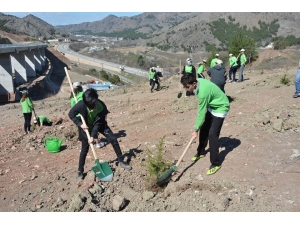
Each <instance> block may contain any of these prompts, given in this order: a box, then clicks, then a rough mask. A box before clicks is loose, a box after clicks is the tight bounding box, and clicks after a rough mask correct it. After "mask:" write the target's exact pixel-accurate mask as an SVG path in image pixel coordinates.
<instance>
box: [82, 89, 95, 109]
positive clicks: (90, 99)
mask: <svg viewBox="0 0 300 225" xmlns="http://www.w3.org/2000/svg"><path fill="white" fill-rule="evenodd" d="M82 100H83V102H84V104H85V105H86V106H87V107H88V108H89V109H93V108H94V107H95V105H96V104H97V101H98V93H97V91H96V90H95V89H94V88H89V89H87V90H86V91H85V92H84V94H83V96H82Z"/></svg>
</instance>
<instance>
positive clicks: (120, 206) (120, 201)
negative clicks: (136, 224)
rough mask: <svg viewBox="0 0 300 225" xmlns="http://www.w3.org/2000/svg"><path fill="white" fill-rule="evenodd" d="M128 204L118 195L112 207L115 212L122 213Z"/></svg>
mask: <svg viewBox="0 0 300 225" xmlns="http://www.w3.org/2000/svg"><path fill="white" fill-rule="evenodd" d="M125 204H126V199H125V198H124V197H122V196H120V195H116V196H114V198H113V201H112V206H113V209H114V210H115V211H120V210H122V209H123V208H124V206H125Z"/></svg>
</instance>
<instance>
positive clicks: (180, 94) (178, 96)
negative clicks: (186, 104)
mask: <svg viewBox="0 0 300 225" xmlns="http://www.w3.org/2000/svg"><path fill="white" fill-rule="evenodd" d="M179 63H180V66H179V85H180V92H179V93H178V94H177V98H181V96H182V91H181V83H180V73H181V60H179Z"/></svg>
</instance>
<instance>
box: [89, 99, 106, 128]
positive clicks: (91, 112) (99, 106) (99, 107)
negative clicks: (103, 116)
mask: <svg viewBox="0 0 300 225" xmlns="http://www.w3.org/2000/svg"><path fill="white" fill-rule="evenodd" d="M102 110H103V105H102V104H101V103H100V102H97V108H96V109H95V110H94V109H92V110H89V109H88V121H87V126H88V127H89V131H90V132H92V130H93V124H94V122H95V119H96V116H97V114H98V113H100V112H102Z"/></svg>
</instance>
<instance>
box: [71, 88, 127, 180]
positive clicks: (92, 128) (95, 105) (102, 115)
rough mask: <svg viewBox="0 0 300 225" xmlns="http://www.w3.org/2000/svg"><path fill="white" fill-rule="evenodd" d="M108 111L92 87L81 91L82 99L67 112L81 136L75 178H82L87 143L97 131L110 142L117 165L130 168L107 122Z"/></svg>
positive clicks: (93, 138)
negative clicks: (79, 115) (88, 133)
mask: <svg viewBox="0 0 300 225" xmlns="http://www.w3.org/2000/svg"><path fill="white" fill-rule="evenodd" d="M79 113H80V114H81V115H82V116H83V118H84V121H85V122H86V125H87V126H84V124H83V123H82V121H81V119H80V117H78V116H77V115H78V114H79ZM108 113H109V111H108V110H107V107H106V105H105V104H104V102H102V101H101V100H99V99H98V93H97V91H96V90H95V89H93V88H90V89H87V90H86V91H85V92H84V93H83V98H82V101H79V102H78V103H77V104H76V105H74V106H73V107H72V108H71V110H70V112H69V117H70V119H71V120H72V121H73V122H74V123H75V124H76V125H77V126H78V127H80V129H79V130H80V131H79V132H80V135H79V137H80V138H81V140H80V141H81V152H80V157H79V164H78V177H77V179H80V180H82V179H83V172H84V164H85V159H86V156H87V153H88V151H89V144H90V143H93V142H94V141H95V140H96V139H97V135H98V132H100V133H101V134H103V135H104V136H105V137H106V138H107V139H108V141H109V142H110V143H111V144H112V147H113V149H114V151H115V153H116V155H117V158H118V161H119V165H120V166H121V167H122V168H124V169H125V170H131V166H129V165H128V164H127V163H125V162H124V159H123V158H124V157H123V156H122V152H121V148H120V146H119V142H118V140H117V138H116V136H115V135H114V134H113V132H112V130H111V129H110V127H109V126H108V124H107V121H106V115H107V114H108ZM85 130H88V131H89V132H90V136H91V138H90V140H88V137H87V135H86V132H85Z"/></svg>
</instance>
